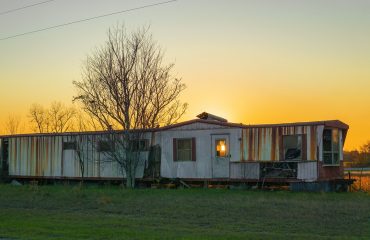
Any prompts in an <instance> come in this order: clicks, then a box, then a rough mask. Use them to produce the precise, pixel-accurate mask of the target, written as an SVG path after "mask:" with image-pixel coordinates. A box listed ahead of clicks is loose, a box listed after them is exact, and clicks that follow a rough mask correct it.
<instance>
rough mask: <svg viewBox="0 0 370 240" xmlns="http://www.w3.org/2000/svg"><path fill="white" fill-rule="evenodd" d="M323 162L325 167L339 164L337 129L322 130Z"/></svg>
mask: <svg viewBox="0 0 370 240" xmlns="http://www.w3.org/2000/svg"><path fill="white" fill-rule="evenodd" d="M322 141H323V160H324V164H325V165H338V164H339V131H338V129H324V133H323V136H322Z"/></svg>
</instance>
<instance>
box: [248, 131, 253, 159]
mask: <svg viewBox="0 0 370 240" xmlns="http://www.w3.org/2000/svg"><path fill="white" fill-rule="evenodd" d="M248 133H249V134H248V160H249V161H252V160H253V157H252V156H253V155H252V154H253V152H252V151H253V129H248Z"/></svg>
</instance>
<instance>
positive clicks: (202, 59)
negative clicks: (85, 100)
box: [0, 0, 370, 149]
mask: <svg viewBox="0 0 370 240" xmlns="http://www.w3.org/2000/svg"><path fill="white" fill-rule="evenodd" d="M38 2H42V0H34V1H31V0H27V1H26V0H22V1H21V0H1V1H0V38H6V37H8V36H12V35H16V34H20V33H24V32H28V31H33V30H37V29H40V28H45V27H49V26H53V25H58V24H62V23H66V22H70V21H75V20H79V19H84V18H89V17H94V16H98V15H102V14H107V13H111V12H116V11H121V10H125V9H131V8H136V7H140V6H144V5H148V4H153V3H158V2H161V1H160V0H158V1H153V0H151V1H145V0H136V1H122V0H121V1H119V0H107V1H98V0H94V1H92V0H77V1H76V0H74V1H72V0H55V1H51V2H49V3H45V4H42V5H38V6H35V7H32V8H27V9H23V10H20V11H16V12H12V13H8V14H1V13H3V12H5V11H7V10H10V9H14V8H19V7H22V6H25V5H30V4H33V3H38ZM369 13H370V1H368V0H367V1H361V0H357V1H348V0H346V1H341V0H335V1H334V0H317V1H315V0H307V1H297V0H291V1H284V0H281V1H276V0H271V1H261V0H255V1H248V0H240V1H237V0H233V1H226V0H223V1H215V0H208V1H206V0H197V1H196V0H178V1H176V2H171V3H168V4H164V5H160V6H155V7H150V8H145V9H140V10H136V11H131V12H127V13H122V14H119V15H114V16H110V17H105V18H101V19H96V20H92V21H88V22H83V23H78V24H73V25H70V26H66V27H62V28H58V29H53V30H48V31H44V32H39V33H35V34H29V35H25V36H20V37H17V38H11V39H7V40H2V41H0V83H1V85H0V113H1V115H0V122H4V120H5V119H6V118H7V116H8V115H9V114H13V115H16V116H20V117H22V119H23V121H24V122H26V121H27V112H28V109H29V107H30V105H31V104H32V103H35V102H36V103H40V104H43V105H48V104H49V103H50V102H52V101H54V100H57V101H62V102H64V103H66V104H70V103H71V99H72V96H73V95H74V94H75V92H74V88H73V85H72V81H73V80H79V79H80V77H81V66H82V63H83V61H84V59H85V58H86V56H87V54H89V53H91V52H92V51H93V50H94V48H95V47H97V46H99V45H101V44H102V43H103V42H104V41H105V39H106V32H107V30H108V28H109V27H112V26H114V25H116V24H120V23H124V24H125V25H126V26H127V28H128V29H129V30H132V29H136V28H137V27H141V26H143V25H150V26H151V32H152V34H153V37H154V39H155V40H156V41H158V43H159V44H160V45H161V46H162V47H163V48H164V49H165V51H166V53H165V55H166V60H167V61H168V62H175V72H174V73H176V75H177V76H178V77H181V78H182V79H183V82H184V83H185V84H186V85H187V88H186V90H185V92H184V93H183V95H182V99H183V100H184V101H186V102H188V103H189V110H188V112H187V114H186V116H185V117H184V120H187V119H192V118H194V117H195V115H197V114H198V113H200V112H202V111H207V112H210V113H213V114H216V115H220V116H222V117H225V118H227V119H228V120H229V121H231V122H242V123H245V124H257V123H280V122H294V121H316V120H329V119H339V120H341V121H343V122H345V123H347V124H349V125H350V130H349V132H348V137H347V142H346V144H345V149H353V148H355V147H358V146H359V145H361V144H363V143H365V142H366V141H367V140H370V14H369ZM0 126H1V127H2V124H0ZM0 132H2V130H0Z"/></svg>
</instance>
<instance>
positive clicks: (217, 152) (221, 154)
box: [211, 134, 230, 178]
mask: <svg viewBox="0 0 370 240" xmlns="http://www.w3.org/2000/svg"><path fill="white" fill-rule="evenodd" d="M211 136H212V137H211V139H212V146H211V147H212V177H213V178H229V167H230V164H229V163H230V153H229V152H230V150H229V149H230V141H229V139H230V138H229V135H228V134H217V135H211Z"/></svg>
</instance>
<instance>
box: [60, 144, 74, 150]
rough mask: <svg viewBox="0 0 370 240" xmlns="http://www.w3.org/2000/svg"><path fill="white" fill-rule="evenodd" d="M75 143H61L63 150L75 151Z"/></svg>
mask: <svg viewBox="0 0 370 240" xmlns="http://www.w3.org/2000/svg"><path fill="white" fill-rule="evenodd" d="M76 149H77V144H76V142H63V150H76Z"/></svg>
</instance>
